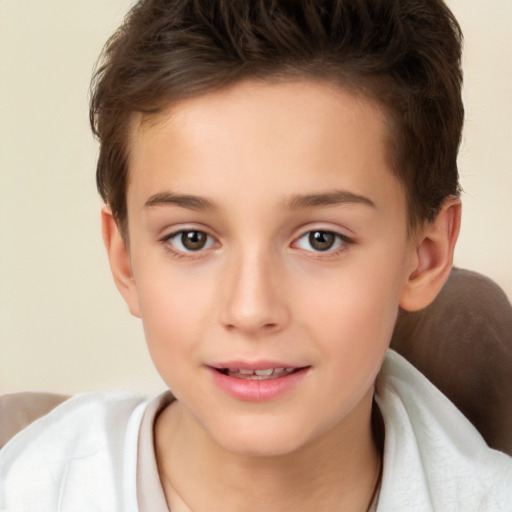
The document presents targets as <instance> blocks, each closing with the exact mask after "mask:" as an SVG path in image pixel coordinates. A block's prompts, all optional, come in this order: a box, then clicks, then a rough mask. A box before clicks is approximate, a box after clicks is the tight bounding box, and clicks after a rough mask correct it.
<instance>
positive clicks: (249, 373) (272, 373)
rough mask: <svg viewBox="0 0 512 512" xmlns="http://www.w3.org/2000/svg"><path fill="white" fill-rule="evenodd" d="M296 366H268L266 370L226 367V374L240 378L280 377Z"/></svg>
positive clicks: (293, 369)
mask: <svg viewBox="0 0 512 512" xmlns="http://www.w3.org/2000/svg"><path fill="white" fill-rule="evenodd" d="M295 370H296V368H267V369H265V370H244V369H242V368H233V369H226V374H227V375H229V376H230V377H236V378H238V379H250V380H266V379H278V378H279V377H284V376H286V375H289V374H290V373H292V372H293V371H295Z"/></svg>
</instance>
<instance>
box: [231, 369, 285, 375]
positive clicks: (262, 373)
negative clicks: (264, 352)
mask: <svg viewBox="0 0 512 512" xmlns="http://www.w3.org/2000/svg"><path fill="white" fill-rule="evenodd" d="M277 369H278V368H276V370H277ZM273 371H274V370H273V368H269V369H268V370H256V371H255V372H254V373H255V374H256V375H259V376H260V377H269V376H270V375H272V372H273ZM240 373H241V372H240Z"/></svg>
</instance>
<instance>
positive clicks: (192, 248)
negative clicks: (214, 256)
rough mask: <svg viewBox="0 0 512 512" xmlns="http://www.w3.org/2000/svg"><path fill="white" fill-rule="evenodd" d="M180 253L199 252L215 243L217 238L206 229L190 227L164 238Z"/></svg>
mask: <svg viewBox="0 0 512 512" xmlns="http://www.w3.org/2000/svg"><path fill="white" fill-rule="evenodd" d="M162 242H164V243H165V244H169V245H171V246H172V247H173V249H174V250H175V251H177V252H180V253H191V252H199V251H202V250H204V249H209V248H210V247H213V246H214V245H215V240H214V239H213V237H211V236H210V235H208V234H206V233H205V232H204V231H199V230H197V229H188V230H182V231H178V232H176V233H173V234H172V235H169V236H167V237H165V238H163V239H162Z"/></svg>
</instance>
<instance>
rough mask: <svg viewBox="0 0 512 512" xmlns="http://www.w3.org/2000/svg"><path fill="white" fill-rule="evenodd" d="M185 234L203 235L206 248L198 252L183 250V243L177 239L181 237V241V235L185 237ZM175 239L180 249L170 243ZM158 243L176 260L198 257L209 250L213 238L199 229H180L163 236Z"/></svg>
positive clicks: (212, 243)
mask: <svg viewBox="0 0 512 512" xmlns="http://www.w3.org/2000/svg"><path fill="white" fill-rule="evenodd" d="M187 233H189V234H190V233H200V234H201V235H205V236H206V237H207V241H206V247H201V248H199V249H198V250H193V249H187V248H185V247H184V246H183V241H182V240H180V239H179V238H178V237H181V239H182V238H183V235H185V234H187ZM176 238H177V239H178V240H180V241H179V243H180V245H181V246H182V248H181V249H180V248H177V247H175V246H174V244H173V243H172V240H173V239H176ZM160 242H161V243H162V244H163V245H164V247H165V248H166V250H167V251H169V252H170V253H171V254H172V255H173V256H174V257H175V258H177V259H180V258H194V257H196V256H198V255H199V254H200V253H201V252H203V251H204V250H206V249H210V248H211V247H212V246H213V245H214V244H215V240H214V238H213V237H212V236H211V235H209V234H208V233H206V232H205V231H203V230H201V229H180V230H179V231H175V232H173V233H171V234H169V235H166V236H164V237H163V238H161V239H160Z"/></svg>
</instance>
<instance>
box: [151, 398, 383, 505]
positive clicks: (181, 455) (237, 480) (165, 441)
mask: <svg viewBox="0 0 512 512" xmlns="http://www.w3.org/2000/svg"><path fill="white" fill-rule="evenodd" d="M369 398H370V400H365V401H362V402H361V403H360V404H358V406H357V407H358V408H359V409H360V410H354V411H353V412H352V413H351V415H350V416H351V418H346V419H345V420H352V421H345V420H344V421H341V422H340V423H339V424H338V425H337V426H336V427H335V428H334V429H332V430H331V431H329V432H327V433H325V434H324V435H322V436H321V437H319V438H318V439H315V440H314V441H312V442H310V443H309V444H308V445H306V446H303V447H301V448H300V449H298V450H296V451H294V452H292V453H287V454H285V455H278V456H264V457H254V456H244V455H239V454H236V453H235V454H234V453H231V452H228V451H226V450H224V449H223V448H222V447H220V446H219V445H217V444H216V443H215V442H212V440H211V438H209V436H208V435H207V434H206V433H205V432H204V431H203V430H202V429H200V428H198V426H197V425H194V424H193V423H192V424H191V423H190V422H189V420H188V417H187V415H186V414H185V413H184V411H183V410H182V408H181V404H179V403H177V402H175V403H174V404H173V405H171V406H170V407H168V408H167V409H166V410H165V411H164V412H163V413H162V414H161V415H160V417H159V418H158V420H157V425H156V429H155V430H156V433H155V435H156V453H157V460H158V466H159V470H160V476H161V480H162V482H163V487H164V491H165V494H166V498H167V501H168V504H169V508H170V510H172V511H173V512H174V511H176V512H178V511H182V510H183V511H192V512H203V511H209V510H212V503H215V504H218V508H219V509H222V510H223V511H225V512H231V511H237V512H240V511H244V512H253V511H254V512H256V511H258V512H259V511H260V510H294V511H295V512H301V511H311V510H315V511H318V512H323V511H325V512H327V511H329V512H334V511H338V510H339V511H341V510H343V511H350V512H352V511H353V512H366V510H367V509H368V507H369V506H370V503H371V500H372V497H373V494H374V490H375V488H376V485H377V484H378V478H379V474H380V464H381V462H380V461H381V455H380V451H381V450H380V447H379V446H378V443H376V441H375V436H374V433H373V429H372V422H371V404H372V400H371V395H369ZM362 425H364V426H363V427H362ZM216 506H217V505H216Z"/></svg>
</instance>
